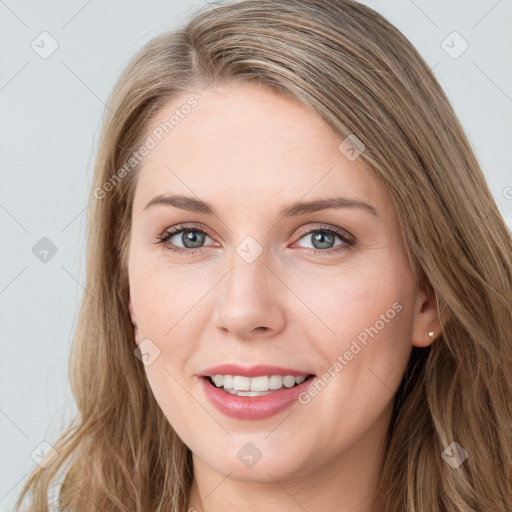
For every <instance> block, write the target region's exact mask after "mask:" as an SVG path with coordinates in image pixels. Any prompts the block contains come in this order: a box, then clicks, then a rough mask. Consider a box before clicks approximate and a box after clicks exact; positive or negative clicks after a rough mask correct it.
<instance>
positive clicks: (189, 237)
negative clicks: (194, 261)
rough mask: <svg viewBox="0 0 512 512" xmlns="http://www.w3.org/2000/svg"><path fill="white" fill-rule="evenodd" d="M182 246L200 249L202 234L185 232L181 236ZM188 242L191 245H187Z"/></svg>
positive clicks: (202, 240)
mask: <svg viewBox="0 0 512 512" xmlns="http://www.w3.org/2000/svg"><path fill="white" fill-rule="evenodd" d="M182 240H183V245H184V246H185V247H187V248H189V249H193V248H195V247H200V246H201V244H202V243H203V242H204V234H203V233H198V232H195V231H186V232H184V233H183V235H182ZM189 242H190V243H191V244H192V245H189Z"/></svg>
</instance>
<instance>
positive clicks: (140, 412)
mask: <svg viewBox="0 0 512 512" xmlns="http://www.w3.org/2000/svg"><path fill="white" fill-rule="evenodd" d="M249 82H251V83H257V84H260V85H263V86H265V87H268V88H269V89H271V90H272V91H274V92H276V93H278V94H283V95H285V96H286V97H287V98H292V99H294V100H296V101H298V102H299V103H300V104H303V105H305V106H306V107H307V108H308V109H310V111H312V112H314V113H316V114H317V115H318V116H320V118H322V119H323V120H324V121H325V123H326V124H327V125H328V126H329V127H330V128H331V129H333V130H334V132H335V133H337V134H339V135H340V136H341V137H343V138H344V137H347V136H349V135H350V134H355V135H356V137H357V138H358V139H359V140H360V141H361V142H362V143H363V144H364V146H365V149H364V151H363V152H362V153H361V158H363V159H364V161H365V163H367V164H368V166H369V167H370V168H371V169H372V170H373V171H374V172H375V174H376V175H377V176H378V177H379V179H381V180H382V181H383V182H384V184H385V186H386V187H387V189H388V191H389V193H390V195H391V198H392V201H393V204H394V207H395V209H396V212H397V215H398V218H399V223H400V230H401V235H402V237H403V242H404V245H405V249H406V251H407V255H408V257H409V261H410V264H411V267H412V269H413V271H414V275H415V276H416V279H417V283H418V285H419V286H425V287H427V288H429V289H432V290H434V292H435V295H436V298H437V305H438V312H439V313H440V314H441V313H442V314H443V315H446V320H444V321H443V322H442V332H441V333H440V335H439V337H438V338H437V339H436V340H435V341H434V342H433V343H432V344H431V345H430V346H428V347H426V348H417V347H413V350H412V354H411V358H410V361H409V363H408V366H407V369H406V371H405V374H404V376H403V380H402V383H401V385H400V387H399V389H398V391H397V393H396V395H395V398H394V409H393V416H392V420H391V423H390V426H389V431H388V437H387V445H386V451H385V458H384V461H383V465H382V467H381V468H380V471H381V473H380V481H379V485H378V489H377V495H376V499H375V502H374V510H375V511H377V512H384V511H386V512H388V511H389V512H425V511H429V512H470V511H489V510H492V511H494V512H505V511H510V510H512V400H511V397H512V371H511V370H512V306H511V304H512V292H511V290H512V237H511V234H510V232H509V230H508V228H507V226H506V224H505V222H504V220H503V218H502V216H501V215H500V213H499V211H498V208H497V206H496V203H495V201H494V199H493V197H492V195H491V193H490V191H489V188H488V186H487V184H486V181H485V179H484V176H483V174H482V171H481V169H480V166H479V164H478V162H477V159H476V157H475V155H474V152H473V150H472V148H471V146H470V143H469V142H468V139H467V136H466V135H465V133H464V130H463V128H462V126H461V124H460V122H459V120H458V119H457V117H456V115H455V113H454V110H453V108H452V107H451V105H450V103H449V101H448V99H447V97H446V95H445V94H444V92H443V90H442V88H441V87H440V85H439V83H438V82H437V81H436V79H435V77H434V76H433V74H432V72H431V69H430V68H429V67H428V65H427V64H426V63H425V61H424V60H423V59H422V57H421V56H420V55H419V53H418V52H417V51H416V50H415V49H414V47H413V46H412V45H411V43H410V42H409V41H408V40H407V39H406V38H405V36H404V35H403V34H402V33H400V32H399V31H398V30H397V29H396V28H395V27H394V26H392V25H391V24H390V23H389V22H388V21H387V20H385V19H384V18H383V17H382V16H381V15H380V14H378V13H376V12H375V11H373V10H372V9H370V8H368V7H366V6H363V5H361V4H358V3H356V2H355V1H353V0H336V1H329V2H326V1H324V0H245V1H240V2H235V3H230V4H224V5H220V6H218V7H216V8H214V9H201V10H199V11H198V12H196V13H195V15H194V17H192V18H191V19H190V20H188V21H187V23H186V24H185V25H184V26H183V27H180V28H179V29H177V30H173V31H170V32H165V33H163V34H161V35H159V36H158V37H156V38H154V39H152V40H151V41H150V42H149V43H147V44H146V45H145V46H144V47H143V48H142V49H141V50H140V51H139V52H138V53H137V54H136V55H135V56H134V57H133V58H132V59H131V61H130V62H129V63H128V65H127V67H126V68H125V69H124V71H123V72H122V74H121V76H120V78H119V79H118V81H117V83H116V85H115V87H114V89H113V92H112V94H111V96H110V98H109V102H108V104H107V108H106V110H105V113H104V118H103V122H102V128H101V133H100V143H99V148H98V153H97V160H96V165H95V172H94V179H93V187H92V190H91V196H90V203H89V205H90V208H89V214H88V220H87V230H88V238H87V243H88V245H87V267H86V273H87V282H86V290H87V293H85V294H84V296H83V300H82V304H81V309H80V316H79V320H78V324H77V328H76V332H75V337H74V341H73V346H72V352H71V359H70V367H69V378H70V382H71V386H72V391H73V393H74V396H75V398H76V404H77V410H78V413H77V416H76V417H75V418H74V420H73V421H72V422H71V423H70V424H69V425H68V426H67V428H66V429H65V430H64V431H63V433H62V434H61V435H60V437H59V438H58V439H57V440H56V442H55V443H54V444H53V447H54V448H55V449H56V450H57V452H58V455H59V456H58V458H57V460H56V461H54V462H53V463H52V464H51V465H50V466H49V467H47V468H46V469H43V468H41V467H37V468H36V469H35V470H34V471H33V473H32V474H31V475H30V477H29V479H28V481H27V482H26V483H25V486H24V488H23V490H22V492H21V494H20V496H19V497H18V501H17V503H16V510H19V507H21V505H22V500H23V499H24V497H25V498H26V497H27V495H29V497H30V499H31V502H30V503H31V510H35V511H38V512H40V511H41V512H42V511H47V510H51V509H49V506H50V505H51V503H50V501H51V500H50V499H49V495H50V491H51V489H52V488H54V487H55V486H57V485H58V489H57V487H55V488H56V489H57V490H56V501H55V502H56V503H57V506H58V509H59V510H65V511H73V512H75V511H89V510H101V511H102V512H110V511H116V512H120V511H123V512H134V511H137V512H149V511H151V512H155V511H156V512H158V511H163V510H169V511H172V512H184V511H185V510H186V507H187V504H188V497H189V492H190V489H191V484H192V478H193V467H192V458H191V452H190V449H189V448H188V447H187V446H185V444H184V443H183V442H182V441H181V440H180V438H179V437H178V436H177V434H176V433H175V432H174V430H173V428H172V427H171V425H170V424H169V422H168V420H167V419H166V418H165V416H164V414H163V412H162V411H161V409H160V408H159V406H158V404H157V402H156V400H155V398H154V396H153V394H152V391H151V388H150V386H149V384H148V381H147V378H146V375H145V372H144V367H143V365H142V364H141V362H140V361H139V360H138V359H137V358H136V357H135V356H134V349H135V348H136V343H135V339H134V331H133V326H132V324H131V321H130V316H129V312H128V299H129V281H128V271H127V269H128V266H127V264H128V258H127V253H128V244H129V236H130V225H131V213H132V203H133V197H134V190H135V186H136V176H137V169H138V167H139V166H138V165H137V166H135V167H134V169H133V170H132V171H130V172H128V173H124V174H126V175H124V174H123V176H122V178H120V177H119V176H120V175H119V174H117V175H116V171H118V170H120V169H121V168H122V167H123V166H124V165H125V163H126V162H127V161H128V160H129V159H130V157H131V155H132V154H133V152H134V151H135V150H137V149H139V148H140V147H141V146H142V144H143V143H144V139H145V137H147V130H148V126H150V123H151V121H152V120H153V119H154V118H155V115H156V114H157V113H158V112H160V111H161V110H162V108H163V107H165V106H166V105H168V103H169V102H170V101H172V100H173V98H176V97H178V96H180V95H191V94H193V93H196V92H197V93H198V94H199V95H200V93H201V91H203V90H204V89H205V88H206V87H208V86H209V85H210V84H214V85H216V84H229V83H249ZM199 101H200V99H199ZM125 169H126V168H125ZM114 179H115V186H114V185H113V186H112V187H109V190H108V192H107V193H104V194H103V195H104V197H100V198H98V193H97V191H98V190H100V189H101V190H104V191H105V190H107V187H104V185H105V184H106V183H107V182H110V183H113V181H114ZM102 187H103V188H102ZM94 191H96V192H94ZM454 442H456V443H458V444H459V445H460V446H461V447H462V448H464V449H465V450H466V451H467V455H468V457H467V459H466V460H464V462H463V463H462V464H460V466H459V467H457V468H452V467H451V466H450V465H449V464H447V463H446V462H445V461H444V460H443V456H442V454H443V451H444V450H445V449H447V448H448V447H449V446H450V445H452V443H454ZM452 448H453V445H452ZM57 480H61V481H60V482H59V483H58V484H57Z"/></svg>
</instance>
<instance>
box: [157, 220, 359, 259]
mask: <svg viewBox="0 0 512 512" xmlns="http://www.w3.org/2000/svg"><path fill="white" fill-rule="evenodd" d="M185 231H195V232H198V233H202V234H204V235H206V236H210V235H209V234H208V233H207V232H206V231H205V230H204V229H201V228H200V227H199V226H196V225H194V224H188V225H185V224H181V225H178V226H174V227H172V228H170V229H168V230H167V231H165V232H164V233H163V234H162V235H159V236H157V241H156V242H155V243H156V244H162V245H165V244H166V242H168V241H169V240H170V239H171V238H172V237H173V236H175V235H177V234H179V233H183V232H185ZM317 232H319V233H328V234H331V235H336V236H338V237H339V238H340V239H341V240H342V241H343V244H342V245H340V246H339V247H337V248H335V249H333V248H331V249H307V250H308V251H310V252H312V253H313V254H319V253H321V254H335V253H336V254H338V253H340V252H342V251H346V250H350V249H351V248H352V247H354V245H355V244H356V239H355V237H354V236H353V235H349V234H348V233H346V232H344V231H341V230H339V229H336V228H333V227H329V226H321V227H318V228H315V229H310V230H309V231H305V232H304V233H302V234H301V236H300V237H299V240H300V239H301V238H304V237H305V236H306V235H310V234H311V233H317ZM210 238H211V237H210ZM168 249H169V250H170V251H172V252H174V253H177V254H183V253H187V254H188V255H192V254H197V253H198V252H202V251H203V250H204V249H205V248H204V247H199V248H195V249H184V248H182V247H176V246H174V247H168Z"/></svg>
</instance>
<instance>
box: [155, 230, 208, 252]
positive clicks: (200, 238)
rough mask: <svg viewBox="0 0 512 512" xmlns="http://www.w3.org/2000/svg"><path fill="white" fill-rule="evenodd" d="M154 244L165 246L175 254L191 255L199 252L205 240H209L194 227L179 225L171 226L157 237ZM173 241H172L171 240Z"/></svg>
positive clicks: (202, 232)
mask: <svg viewBox="0 0 512 512" xmlns="http://www.w3.org/2000/svg"><path fill="white" fill-rule="evenodd" d="M157 238H158V240H157V242H156V243H158V244H163V245H167V244H169V250H171V251H173V252H176V253H185V252H186V253H188V254H193V253H196V252H201V251H202V249H203V247H201V245H202V244H203V243H204V242H205V239H206V238H210V237H209V236H208V234H207V233H206V231H204V230H203V229H201V228H199V227H197V226H194V225H180V226H173V227H172V228H170V229H169V230H167V231H166V232H165V233H164V234H163V235H161V236H159V237H157ZM174 238H175V239H176V240H175V241H172V240H173V239H174ZM180 243H181V244H183V245H181V246H180V245H179V244H180Z"/></svg>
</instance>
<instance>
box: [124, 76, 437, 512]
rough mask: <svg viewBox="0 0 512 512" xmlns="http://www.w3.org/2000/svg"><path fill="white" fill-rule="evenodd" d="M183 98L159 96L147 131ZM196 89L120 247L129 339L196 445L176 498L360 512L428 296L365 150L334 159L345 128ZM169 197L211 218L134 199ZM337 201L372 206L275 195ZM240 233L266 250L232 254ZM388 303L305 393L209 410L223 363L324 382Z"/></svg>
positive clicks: (140, 182)
mask: <svg viewBox="0 0 512 512" xmlns="http://www.w3.org/2000/svg"><path fill="white" fill-rule="evenodd" d="M187 97H188V96H181V97H177V98H174V99H173V100H172V101H171V102H169V104H168V106H167V107H166V109H165V110H163V111H162V112H160V114H159V116H158V117H157V118H156V119H155V120H154V122H153V124H152V125H151V126H150V128H149V130H148V134H150V133H151V130H153V129H154V128H155V127H157V126H158V125H159V124H160V122H162V121H164V120H166V119H169V116H170V115H171V114H172V112H173V111H174V109H176V108H179V106H180V105H182V104H183V103H185V101H186V99H187ZM194 97H195V98H196V99H197V101H198V104H197V106H196V107H195V108H194V109H193V110H192V111H191V112H190V113H189V114H188V115H187V116H186V117H184V119H182V120H180V123H179V124H178V125H177V126H175V128H174V130H173V131H172V133H170V134H169V135H167V136H166V137H165V138H164V139H163V140H162V141H161V142H160V143H159V144H158V145H157V146H156V148H154V149H153V150H152V151H151V152H150V153H149V154H148V155H147V156H146V157H145V159H144V160H143V163H142V167H141V169H140V174H139V175H138V178H137V185H136V192H135V197H134V204H133V217H132V231H131V235H130V249H129V280H130V302H129V308H130V313H131V318H132V322H133V324H134V325H135V326H136V342H137V343H140V342H141V341H142V340H144V339H150V340H151V342H152V343H154V344H155V345H156V346H157V347H158V348H159V350H160V354H159V356H158V357H157V358H156V359H155V360H154V361H153V362H152V363H151V364H149V365H147V366H145V370H146V374H147V378H148V380H149V383H150V385H151V388H152V390H153V393H154V396H155V399H156V400H157V402H158V404H159V406H160V407H161V409H162V411H163V413H164V414H165V416H166V417H167V418H168V420H169V422H170V424H171V425H172V427H173V428H174V429H175V431H176V432H177V433H178V435H179V436H180V438H181V439H182V440H183V442H184V443H185V444H186V445H187V446H188V447H189V448H190V449H191V451H192V453H193V461H194V482H193V488H192V492H191V495H190V500H189V507H190V508H193V509H195V510H198V511H201V510H202V511H206V512H220V511H222V512H229V511H239V510H246V511H254V512H256V511H265V512H277V511H279V512H283V511H289V512H295V511H297V512H298V511H301V512H303V510H304V509H306V510H322V511H324V512H331V511H332V512H346V511H355V510H357V511H358V512H370V503H371V500H372V498H373V496H374V493H375V485H376V479H377V477H378V475H379V466H380V464H381V462H382V458H383V455H384V451H383V443H384V439H385V435H386V432H387V428H388V426H389V422H390V419H391V410H392V404H393V396H394V394H395V392H396V390H397V389H398V386H399V384H400V381H401V379H402V376H403V373H404V371H405V367H406V364H407V361H408V358H409V355H410V352H411V349H412V346H419V347H424V346H427V345H428V344H430V343H432V341H433V339H431V338H429V336H428V334H427V333H428V331H435V332H436V333H439V331H440V324H439V320H438V314H437V307H436V303H435V296H434V295H433V294H432V293H429V292H427V291H425V290H421V289H419V288H418V286H417V283H416V282H415V279H414V275H413V273H412V270H411V267H410V265H409V262H408V260H407V257H406V253H405V249H404V246H403V242H402V239H401V236H400V230H399V225H398V219H397V217H396V213H395V210H394V207H393V204H392V202H391V198H390V196H389V194H388V192H387V189H386V188H385V186H384V185H383V184H382V183H381V182H380V181H379V179H378V178H377V176H376V175H375V174H374V173H373V171H372V170H371V169H370V168H369V167H368V166H367V165H366V164H365V163H364V161H363V158H357V159H356V160H354V161H350V160H349V159H347V157H346V155H345V154H343V153H342V152H340V150H339V149H338V145H339V144H340V143H341V142H342V141H343V138H341V137H340V136H339V135H337V134H334V133H333V132H332V131H331V130H330V129H329V128H328V127H326V125H325V124H323V123H322V121H321V120H320V119H319V118H318V117H317V116H315V115H314V114H313V113H312V112H311V111H309V110H308V109H306V108H305V107H304V106H302V105H300V104H298V103H296V102H294V101H293V100H291V99H287V98H285V97H283V96H281V95H277V94H276V93H274V92H272V91H270V90H268V89H266V88H263V87H260V86H257V85H253V84H250V85H249V84H243V85H242V84H231V85H226V84H224V85H222V86H220V85H219V86H216V87H215V88H213V87H210V88H208V89H207V90H206V91H205V92H203V93H194ZM170 193H173V194H184V195H188V196H193V197H195V198H199V199H202V200H204V201H208V202H209V203H211V204H212V205H213V206H214V207H215V209H216V210H217V213H218V216H208V215H205V214H203V213H196V212H191V211H186V210H182V209H179V208H176V207H174V206H168V205H156V206H153V207H150V208H148V209H146V210H144V207H145V206H146V204H147V203H148V202H149V201H150V200H151V199H152V198H153V197H155V196H157V195H159V194H170ZM334 196H345V197H349V198H355V199H358V200H360V201H364V202H366V203H369V204H371V205H372V206H373V207H374V208H375V209H376V211H377V213H378V216H374V215H371V214H370V213H368V212H366V211H364V210H362V209H358V208H341V209H327V210H323V211H318V212H315V213H309V214H303V215H300V216H296V217H289V218H282V219H279V218H278V215H279V211H280V209H281V208H282V207H283V205H285V204H293V203H295V202H297V201H307V200H313V199H325V198H327V197H334ZM181 223H194V224H196V225H199V226H200V227H201V228H202V229H204V230H205V231H206V232H207V236H206V237H205V238H204V242H203V243H202V246H201V244H200V245H199V246H200V247H202V251H201V252H199V253H195V254H190V253H183V254H178V253H173V252H172V251H171V250H170V247H172V246H173V244H174V246H175V247H176V246H178V247H181V248H182V249H184V250H185V251H187V250H188V251H191V250H192V249H190V248H189V249H187V247H194V246H193V245H192V244H190V243H189V245H188V246H187V245H185V243H187V241H186V240H185V242H184V241H183V237H182V234H177V235H174V236H173V238H172V239H171V240H170V241H168V242H167V245H166V246H164V245H162V244H156V243H155V242H156V241H157V237H158V236H160V235H163V234H164V233H165V232H166V231H167V230H168V229H169V228H171V227H172V226H176V225H179V224H181ZM320 227H334V228H339V229H341V230H346V231H348V232H349V233H351V234H352V235H353V236H354V237H356V239H357V241H356V244H355V245H354V246H353V247H351V248H348V249H345V250H342V251H339V252H333V251H335V250H336V249H338V248H339V247H340V245H343V244H344V243H345V242H344V241H343V240H342V239H341V238H338V237H337V235H333V236H332V237H329V236H328V238H327V239H325V240H324V242H323V245H322V242H320V243H318V242H317V243H316V244H315V240H314V236H315V235H316V236H317V237H318V231H314V230H318V229H319V228H320ZM312 231H313V233H311V232H312ZM308 232H309V234H308ZM192 233H195V234H196V235H198V236H199V237H200V236H201V235H200V234H198V233H197V231H193V230H192ZM185 234H186V233H185ZM248 236H251V237H253V238H254V239H255V240H256V241H257V242H258V244H259V246H260V247H261V249H262V253H261V254H260V256H259V257H258V258H256V259H255V261H253V262H252V263H248V262H247V261H245V260H244V259H243V258H241V257H240V256H239V254H238V253H237V252H236V248H237V246H238V245H239V244H240V243H241V242H242V241H243V240H244V239H245V238H246V237H248ZM315 249H317V250H318V251H319V252H318V253H317V254H315V253H313V250H315ZM322 251H323V252H322ZM394 303H399V304H400V305H401V306H402V308H401V310H400V312H398V313H396V315H395V316H394V318H393V319H391V320H389V321H388V322H387V323H385V326H384V328H381V329H380V330H379V331H378V334H376V335H374V336H373V337H369V338H368V343H367V345H366V346H364V345H363V344H361V343H360V345H361V347H362V349H361V350H360V352H358V353H357V355H355V356H354V357H353V359H352V360H350V361H348V364H347V365H346V366H344V367H343V369H342V371H339V372H337V374H336V376H335V377H334V378H332V380H331V381H330V382H328V384H327V385H326V386H325V388H323V389H322V390H321V391H320V392H319V393H318V395H317V396H315V397H314V398H312V399H311V401H310V402H309V403H307V404H302V403H299V402H297V403H295V404H294V405H293V406H292V407H291V408H289V409H286V410H285V411H282V412H281V413H279V414H277V415H275V416H273V417H270V418H267V419H263V420H241V419H235V418H230V417H227V416H225V415H223V414H222V413H220V412H219V411H217V409H215V408H214V407H213V406H212V405H211V404H210V402H209V401H208V400H207V398H206V396H205V395H204V392H203V391H202V389H201V386H200V384H201V383H200V381H199V379H198V377H197V374H198V373H200V372H201V371H202V370H203V369H205V368H207V367H210V366H213V365H217V364H222V363H227V362H232V363H237V364H241V365H243V366H252V365H253V364H255V363H264V364H275V365H278V366H285V367H293V368H297V369H300V370H304V371H307V372H308V373H314V374H315V375H316V376H317V377H318V376H322V374H323V373H324V372H325V371H326V370H327V369H328V368H330V367H331V368H332V366H333V364H334V363H335V361H336V360H337V357H338V356H339V355H340V354H341V355H343V354H344V353H345V352H346V351H347V350H349V349H350V346H351V343H352V342H353V341H354V340H356V339H357V336H358V334H360V333H361V332H362V331H364V330H365V328H369V327H370V326H374V325H375V324H376V321H377V320H379V318H381V315H382V314H386V311H388V310H389V309H390V308H392V305H393V304H394ZM434 338H435V336H434ZM155 434H156V433H155ZM247 442H251V443H253V444H254V445H255V446H256V447H257V448H258V450H259V451H260V452H261V454H262V458H261V459H260V460H259V461H258V462H257V463H256V464H254V465H253V466H252V467H250V468H248V467H246V466H245V465H244V464H242V463H241V461H240V459H239V458H238V457H237V452H238V450H240V448H241V447H242V446H244V445H245V444H246V443H247Z"/></svg>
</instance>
